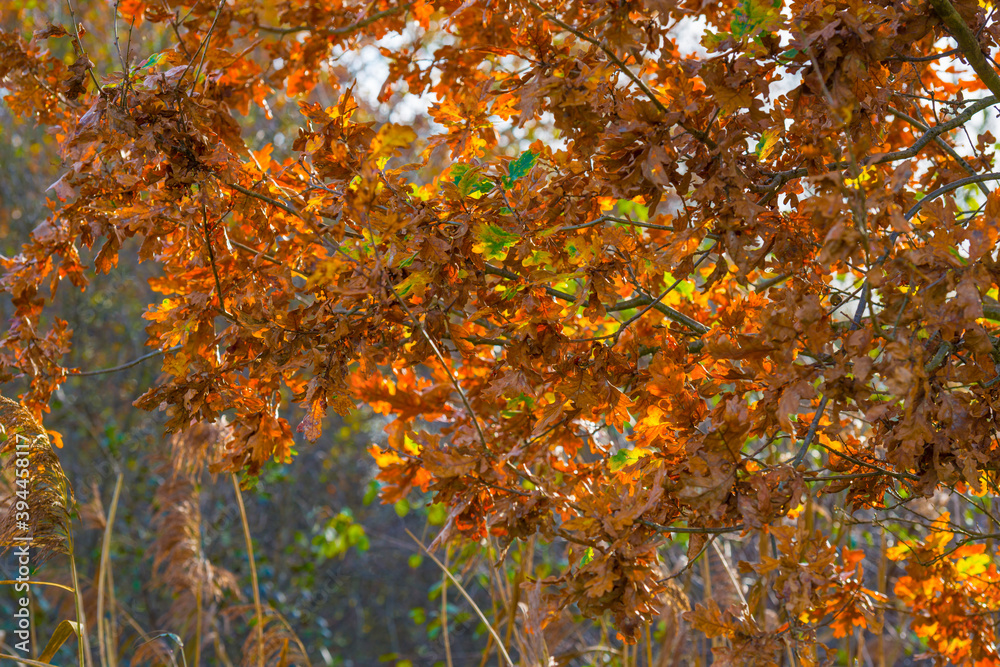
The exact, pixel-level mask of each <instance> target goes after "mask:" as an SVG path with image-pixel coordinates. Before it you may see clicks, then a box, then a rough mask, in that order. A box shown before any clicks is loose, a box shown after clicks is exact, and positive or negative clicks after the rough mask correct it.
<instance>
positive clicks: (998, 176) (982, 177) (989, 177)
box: [896, 172, 1000, 234]
mask: <svg viewBox="0 0 1000 667" xmlns="http://www.w3.org/2000/svg"><path fill="white" fill-rule="evenodd" d="M997 180H1000V173H997V172H990V173H988V174H977V175H975V176H967V177H966V178H960V179H958V180H957V181H953V182H951V183H948V184H947V185H942V186H941V187H939V188H938V189H937V190H934V191H933V192H931V193H930V194H928V195H927V196H926V197H924V198H923V199H921V200H920V201H918V202H917V203H916V204H914V205H913V207H912V208H911V209H910V210H909V211H907V212H906V215H904V216H903V219H904V220H909V219H910V218H912V217H913V216H915V215H916V214H917V213H918V212H919V211H920V209H921V208H923V206H924V204H926V203H927V202H930V201H933V200H935V199H937V198H938V197H940V196H941V195H943V194H947V193H949V192H951V191H952V190H957V189H958V188H960V187H963V186H965V185H972V184H974V183H982V182H983V181H997ZM896 233H897V234H898V232H896Z"/></svg>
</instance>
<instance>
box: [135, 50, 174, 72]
mask: <svg viewBox="0 0 1000 667" xmlns="http://www.w3.org/2000/svg"><path fill="white" fill-rule="evenodd" d="M164 58H166V55H165V54H163V53H154V54H153V55H151V56H150V57H148V58H146V62H144V63H142V64H141V65H138V66H136V68H135V69H136V70H140V69H146V68H152V67H156V66H157V65H159V64H160V63H161V62H163V60H164Z"/></svg>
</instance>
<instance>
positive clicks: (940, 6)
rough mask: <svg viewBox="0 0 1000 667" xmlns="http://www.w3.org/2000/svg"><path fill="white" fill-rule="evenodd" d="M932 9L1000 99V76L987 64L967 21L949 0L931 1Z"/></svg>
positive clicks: (973, 67)
mask: <svg viewBox="0 0 1000 667" xmlns="http://www.w3.org/2000/svg"><path fill="white" fill-rule="evenodd" d="M929 2H930V5H931V7H933V8H934V11H935V12H936V13H937V15H938V17H940V19H941V22H942V23H944V25H945V27H946V28H948V32H950V33H951V36H952V37H954V38H955V41H956V42H958V48H959V49H961V50H962V54H963V55H965V57H966V59H967V60H968V61H969V64H970V65H971V66H972V69H974V70H975V71H976V74H978V75H979V78H980V79H982V81H983V83H985V84H986V87H987V88H989V89H990V92H991V93H993V94H994V95H996V96H997V97H1000V76H998V75H997V72H996V70H995V69H993V66H992V65H990V64H989V62H987V60H986V57H985V56H984V55H983V49H982V47H980V46H979V39H977V38H976V34H975V33H974V32H972V30H971V29H970V28H969V26H968V24H967V23H966V22H965V19H963V18H962V16H961V15H960V14H959V13H958V11H957V10H956V9H955V6H954V5H952V4H951V2H949V0H929Z"/></svg>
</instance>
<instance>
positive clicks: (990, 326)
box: [0, 0, 1000, 665]
mask: <svg viewBox="0 0 1000 667" xmlns="http://www.w3.org/2000/svg"><path fill="white" fill-rule="evenodd" d="M76 4H79V5H85V4H86V3H82V2H78V3H76ZM0 6H2V7H3V10H4V13H5V14H7V13H14V14H17V16H18V21H17V22H16V24H15V25H13V26H11V25H9V24H10V21H7V22H6V23H7V24H8V25H7V29H5V30H3V31H2V32H0V82H2V87H3V89H4V101H5V104H7V105H8V106H9V107H10V109H11V110H12V111H14V112H15V113H16V114H18V115H20V116H22V117H24V118H30V119H32V120H33V121H34V122H35V123H37V124H39V125H41V126H44V127H45V128H46V129H47V131H48V132H49V134H50V135H51V136H52V137H53V139H54V141H55V142H56V143H57V144H58V149H59V152H60V156H61V159H62V164H63V167H64V169H63V175H62V177H61V178H60V179H59V180H58V181H57V182H55V183H53V184H52V187H51V188H50V191H49V195H50V196H49V202H48V205H49V209H50V210H51V214H50V215H49V217H48V218H47V219H45V220H44V221H40V222H39V224H38V225H37V227H36V228H35V229H34V231H33V232H32V233H31V236H30V238H25V239H24V244H23V246H22V248H21V251H20V253H19V254H17V255H16V256H14V257H2V258H0V264H2V269H3V277H2V282H0V285H2V289H3V291H4V292H5V293H6V294H7V295H8V296H9V298H10V299H11V301H12V303H13V305H14V306H15V307H16V316H15V317H14V318H12V319H11V321H10V322H9V323H8V325H7V328H6V330H5V331H4V332H3V334H2V349H0V380H2V381H9V380H12V379H16V378H23V379H25V380H26V381H27V382H29V383H30V386H29V388H28V389H27V390H26V392H25V393H24V395H23V396H21V400H22V402H23V403H24V404H25V405H26V406H27V407H28V408H29V409H30V410H32V411H33V412H34V414H35V416H36V417H41V416H42V414H43V413H44V412H45V411H46V409H47V405H48V403H49V402H50V400H51V398H52V396H53V393H54V392H55V391H56V390H57V389H58V388H59V387H60V385H62V384H63V383H65V382H66V381H67V379H68V378H70V377H72V376H74V374H78V373H81V372H89V371H92V370H93V369H86V368H83V369H76V368H67V367H66V366H65V365H64V363H63V362H62V359H63V357H64V356H65V355H66V354H67V351H68V350H69V349H70V348H71V346H72V344H73V341H72V332H71V331H70V330H69V328H68V326H67V324H66V322H64V321H62V320H59V319H58V318H52V317H50V316H48V315H47V307H48V306H49V305H50V304H51V303H53V302H54V301H56V300H58V298H59V296H58V295H59V291H58V288H60V287H61V288H62V290H66V289H68V288H69V289H74V288H75V289H80V290H86V289H88V285H89V284H90V282H91V279H92V277H93V275H94V272H96V273H97V274H101V273H106V272H108V271H111V270H112V269H113V268H114V267H115V266H116V264H117V262H118V258H119V254H120V253H122V252H130V253H136V254H137V256H138V257H139V258H140V259H141V260H142V261H145V262H152V263H155V264H156V265H157V267H158V269H159V271H158V277H156V278H154V279H151V280H150V286H151V287H152V289H153V290H154V291H155V292H157V293H158V294H159V295H160V297H162V298H159V299H158V300H157V301H156V302H154V303H151V304H150V305H149V308H148V311H147V313H146V315H145V317H146V319H147V320H148V324H147V325H146V332H147V334H148V345H149V346H150V348H151V353H153V354H155V355H159V356H158V357H157V361H156V362H148V363H160V364H162V375H161V376H160V380H159V382H157V383H156V385H155V386H151V387H148V388H146V389H145V392H144V393H142V395H140V396H137V397H136V401H135V405H136V406H137V407H139V408H142V409H145V410H161V411H164V412H165V413H166V415H167V417H168V419H169V421H168V426H169V428H170V429H171V430H182V429H185V428H187V427H189V426H191V425H192V424H197V423H213V422H216V421H218V420H219V419H220V418H221V417H223V416H227V417H228V418H229V419H230V421H231V423H232V425H233V428H232V432H231V436H230V437H229V439H228V440H227V442H226V448H225V452H224V456H222V457H221V458H220V459H219V460H218V461H216V464H215V470H217V471H221V472H243V473H247V474H250V475H254V474H257V473H259V472H260V471H261V469H262V468H263V467H264V466H265V465H267V464H268V463H269V462H271V461H281V462H288V461H291V460H292V458H293V455H294V447H295V438H296V434H297V433H298V434H301V438H303V439H305V440H307V441H310V442H311V441H316V440H317V439H319V438H320V437H321V435H322V429H323V423H324V416H325V415H327V414H328V413H329V412H330V411H331V410H332V411H334V412H338V413H341V414H344V413H347V412H349V411H352V410H355V409H356V408H358V407H362V406H368V407H369V408H370V409H371V410H373V411H375V412H376V413H380V414H383V415H385V416H386V417H387V426H386V429H385V430H386V438H385V441H384V442H382V443H381V444H378V445H373V446H372V447H371V450H370V451H371V455H372V456H373V458H374V461H375V463H376V464H377V466H378V468H379V473H378V479H379V480H380V481H381V483H382V491H381V497H382V499H383V501H384V502H396V501H398V500H400V499H402V498H405V497H406V496H407V495H408V494H411V493H414V492H417V491H422V492H424V493H427V494H429V495H430V497H431V498H432V499H433V501H434V502H436V503H442V504H443V505H444V506H445V507H447V510H448V513H447V519H446V522H445V523H444V526H443V529H442V530H441V531H440V534H438V535H437V538H436V540H435V545H442V544H446V543H451V542H455V541H460V540H468V539H473V540H491V541H494V542H495V543H497V544H498V545H499V548H501V549H503V548H504V547H505V546H507V545H510V544H512V543H513V542H515V541H519V540H526V539H528V538H531V537H533V536H534V537H536V538H537V539H541V540H544V541H546V542H548V543H550V544H555V545H563V546H564V547H565V563H564V567H563V568H562V570H561V571H558V572H556V573H553V574H551V576H549V577H547V578H545V579H538V580H535V581H527V582H526V583H525V586H527V587H532V586H533V587H535V588H534V589H533V590H535V591H536V593H537V595H538V596H539V597H538V600H540V601H541V602H539V604H540V605H541V606H540V607H539V609H540V611H538V613H539V619H540V624H541V625H543V626H544V625H545V623H546V622H547V619H553V618H556V617H557V616H558V614H559V612H560V610H563V609H566V608H570V607H572V608H574V609H576V610H578V611H579V612H580V613H582V614H584V615H587V616H600V615H602V614H605V613H609V614H611V616H612V617H613V619H614V623H615V626H616V627H617V631H618V633H620V636H621V637H622V638H623V639H624V640H626V641H630V642H631V641H634V640H635V639H636V638H637V636H638V635H639V633H640V631H641V629H642V628H643V627H645V625H646V624H647V623H648V622H649V621H651V620H652V619H654V618H655V617H656V616H657V614H659V613H660V611H661V609H662V608H663V606H664V604H667V600H669V599H671V596H676V595H677V588H678V587H677V585H676V581H677V577H678V576H679V575H681V574H682V573H684V572H685V571H689V570H690V568H692V567H693V566H694V565H695V564H696V563H697V562H698V560H699V558H701V557H703V556H704V555H705V554H706V553H710V552H711V551H712V550H713V549H717V548H718V540H719V539H720V538H721V537H722V536H726V537H729V538H733V539H743V540H744V541H747V542H754V543H755V544H756V545H757V556H758V557H757V558H755V559H753V562H750V561H747V562H743V563H740V564H731V568H730V569H729V574H730V575H731V577H732V583H733V585H734V586H735V587H736V588H737V589H738V591H739V597H740V599H739V600H738V601H737V602H734V603H733V604H731V605H719V604H717V603H716V602H715V601H714V600H712V599H711V598H710V597H709V596H708V595H706V596H705V599H703V600H694V601H693V606H694V609H693V610H692V611H690V612H689V613H688V614H687V615H686V618H687V619H688V621H689V622H690V624H691V626H692V627H693V628H694V629H695V630H696V631H698V632H701V633H704V635H705V636H707V637H709V638H712V641H713V646H715V654H716V659H717V660H720V661H722V664H725V663H726V662H732V663H733V664H743V663H746V664H757V665H771V664H780V663H782V661H785V662H786V664H789V661H791V662H790V664H815V663H816V662H818V661H819V660H820V659H821V657H822V654H823V650H822V642H821V641H820V640H819V639H818V634H817V632H818V629H819V628H821V627H824V626H830V627H832V628H833V633H834V636H835V637H849V636H854V634H855V632H857V631H858V630H859V629H865V628H867V629H869V631H871V632H875V633H878V632H879V630H878V624H879V623H881V621H882V619H883V618H884V614H885V613H886V611H892V612H898V613H903V614H908V615H910V616H912V624H911V626H910V627H911V629H912V631H913V632H915V633H916V635H917V636H919V637H921V638H923V639H925V640H926V641H927V650H928V651H929V652H930V653H931V655H933V656H934V657H935V659H936V660H937V661H938V663H939V664H944V663H945V662H950V663H955V664H969V665H972V664H977V665H987V664H1000V649H998V648H997V636H996V634H997V631H996V629H995V626H994V623H993V621H992V615H993V614H995V613H996V612H997V611H1000V572H998V570H997V553H996V547H995V545H994V541H995V538H996V537H997V534H996V531H997V525H1000V521H998V520H997V519H996V517H995V515H994V514H993V513H992V505H991V500H990V499H991V497H992V495H993V494H995V493H1000V489H998V487H997V483H998V467H1000V447H998V442H997V436H996V433H997V419H998V415H997V410H998V409H1000V380H998V378H1000V375H998V370H1000V369H998V366H997V364H998V362H1000V356H998V355H1000V348H998V347H997V346H998V341H997V335H998V327H1000V305H998V304H997V301H996V298H997V285H998V282H1000V265H998V263H997V261H998V260H997V246H998V236H1000V226H998V222H997V219H998V215H1000V194H997V192H996V191H995V190H993V188H992V182H993V181H996V180H1000V173H996V172H994V171H993V163H994V159H995V151H996V139H995V138H994V137H993V136H992V134H991V133H990V132H989V130H988V124H989V121H990V120H992V118H994V117H995V112H994V111H993V110H994V107H995V106H996V105H997V104H998V103H1000V77H998V74H997V71H996V69H995V65H994V63H993V61H992V58H991V55H990V54H992V53H995V52H996V49H997V47H998V46H1000V44H998V40H1000V20H998V18H997V16H996V7H995V6H994V5H993V4H992V3H989V2H973V1H971V0H958V1H955V2H952V1H951V0H926V1H925V0H879V1H878V2H864V1H862V0H819V1H815V2H804V1H801V0H776V1H774V2H772V1H771V0H726V1H724V2H712V3H703V2H695V1H693V0H599V1H596V2H578V1H576V0H537V1H535V0H490V1H489V2H486V1H479V2H473V1H472V0H467V1H466V2H458V1H457V0H414V1H413V2H409V3H401V2H397V1H396V0H376V1H374V2H358V1H356V0H337V1H334V2H314V1H312V0H283V1H281V2H275V3H271V2H263V1H261V0H219V1H218V2H192V1H190V0H151V1H149V2H144V1H142V0H120V1H119V2H117V3H115V11H114V13H112V12H111V11H110V10H100V11H97V10H93V9H92V8H90V9H88V8H86V7H73V5H72V4H70V5H69V6H68V7H69V10H70V12H71V14H70V15H69V16H68V17H63V20H62V22H60V21H59V20H57V17H55V16H50V17H48V18H49V19H50V20H51V22H48V23H47V22H46V21H45V17H43V16H42V15H41V14H38V13H34V12H31V11H28V10H27V9H26V8H25V3H22V2H19V1H18V0H5V2H3V3H2V5H0ZM78 12H83V13H78ZM64 13H67V12H64ZM66 18H68V21H66V20H65V19H66ZM140 36H141V37H142V39H140ZM153 45H156V48H155V49H153V48H152V46H153ZM364 53H367V54H369V55H370V56H371V57H377V58H379V59H380V60H381V62H383V63H384V64H385V74H384V76H383V77H382V78H380V79H379V80H378V81H375V82H372V81H371V80H358V77H356V76H355V75H354V74H352V72H351V63H356V62H357V61H356V58H358V57H360V55H359V54H364ZM98 54H100V55H98ZM366 72H369V73H370V70H366ZM366 76H370V74H366ZM362 78H363V77H362ZM365 87H368V88H373V89H377V90H378V92H377V93H373V94H372V95H370V96H369V95H365V94H362V93H361V92H359V91H360V90H361V89H362V88H365ZM407 105H410V106H409V107H407ZM422 105H423V106H422ZM405 108H415V109H417V113H415V114H411V115H412V118H408V117H406V114H403V113H402V111H400V110H402V109H405ZM424 108H426V110H424ZM273 113H282V114H286V115H288V116H292V117H294V118H295V119H296V122H297V128H296V135H295V136H294V139H293V141H292V143H291V146H290V150H287V149H282V148H281V147H280V146H275V145H274V144H272V143H271V142H270V140H269V138H268V137H263V138H261V137H260V136H259V135H257V136H249V133H248V132H246V131H245V126H246V123H245V122H244V119H246V118H260V117H263V116H266V117H270V116H271V115H272V114H273ZM241 122H242V123H243V124H242V125H241ZM65 281H69V283H70V285H68V286H66V285H63V284H62V283H64V282H65ZM292 404H295V405H298V406H300V407H301V409H302V410H303V411H304V414H305V417H304V418H303V419H301V420H297V423H290V422H289V420H288V414H289V407H290V406H291V405H292ZM934 498H937V499H938V501H939V502H937V504H935V503H934V502H930V503H929V504H928V501H927V499H934ZM942 498H953V499H954V504H955V505H956V509H955V511H953V512H951V513H950V514H949V513H948V512H944V511H943V509H944V507H943V506H942V502H940V500H941V499H942ZM828 499H836V502H835V503H834V502H827V500H828ZM946 502H947V503H951V501H950V500H948V501H946ZM824 503H825V504H824ZM827 509H829V510H830V511H833V512H834V513H835V514H836V513H837V512H838V511H839V514H837V515H836V516H835V517H831V515H830V514H829V513H827V519H828V520H826V521H823V520H821V518H822V517H819V514H820V510H823V511H824V512H826V511H827ZM858 523H868V524H871V525H874V526H876V527H878V528H879V530H880V531H881V532H880V534H882V535H884V536H885V539H887V540H888V546H887V547H884V549H883V552H884V553H885V555H886V558H888V559H890V560H891V561H892V563H893V564H894V565H893V567H894V568H895V570H896V571H897V572H898V573H899V576H898V577H896V579H895V584H894V585H895V589H894V592H895V597H896V600H894V601H893V602H890V601H889V600H888V594H889V593H890V592H891V591H890V590H889V589H888V588H886V586H885V585H884V584H885V579H886V575H885V574H884V572H885V568H886V567H888V565H887V564H886V563H885V562H882V563H876V562H872V560H871V558H866V553H865V552H864V551H863V550H861V549H857V548H851V547H850V546H848V545H845V544H843V541H842V540H838V537H842V536H843V530H844V527H845V526H850V525H857V524H858ZM835 524H836V525H837V526H838V528H837V536H838V537H835V536H834V534H833V529H832V528H831V526H834V525H835ZM901 526H903V527H905V531H904V529H903V528H901ZM900 531H904V532H900ZM897 533H898V534H897ZM838 541H840V543H838ZM727 565H728V564H727ZM866 568H867V575H866ZM875 569H879V570H880V572H882V574H880V575H879V577H878V579H879V581H878V582H877V585H873V584H872V583H871V582H872V581H874V580H875V578H874V575H873V572H874V570H875ZM744 582H749V585H747V586H744ZM866 582H867V583H866ZM719 638H721V640H720V639H719Z"/></svg>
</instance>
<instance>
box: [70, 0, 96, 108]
mask: <svg viewBox="0 0 1000 667" xmlns="http://www.w3.org/2000/svg"><path fill="white" fill-rule="evenodd" d="M66 5H67V6H68V7H69V18H70V20H71V21H73V32H74V33H75V34H76V45H77V46H78V47H79V49H80V56H81V57H82V58H84V59H85V60H86V61H87V62H88V63H90V67H88V68H87V73H88V74H90V80H91V81H93V82H94V86H95V87H96V88H97V92H101V91H102V90H104V89H103V88H101V84H100V83H98V82H97V77H96V76H94V62H93V61H92V60H91V59H90V57H89V56H88V55H87V50H86V49H84V48H83V40H81V39H80V24H79V23H77V22H76V10H74V9H73V0H66Z"/></svg>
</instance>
